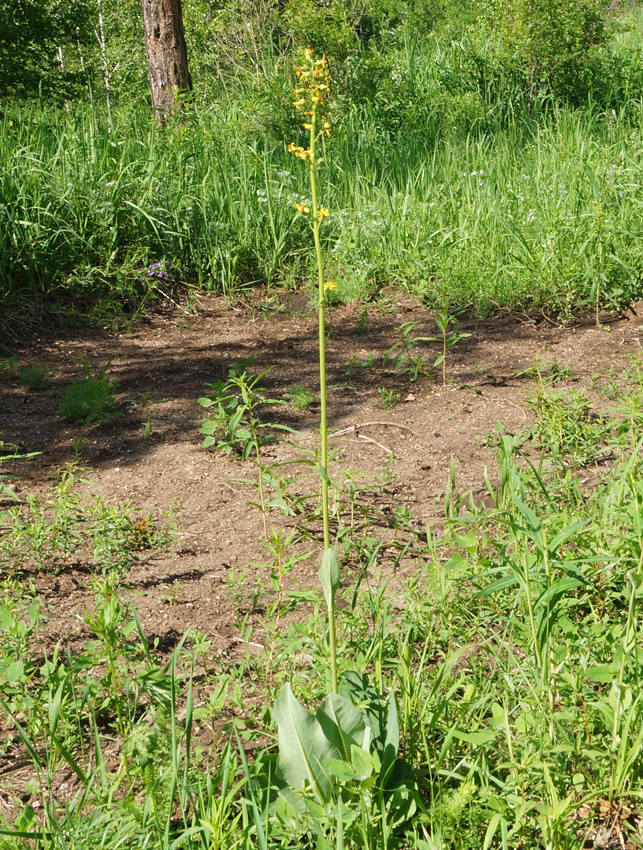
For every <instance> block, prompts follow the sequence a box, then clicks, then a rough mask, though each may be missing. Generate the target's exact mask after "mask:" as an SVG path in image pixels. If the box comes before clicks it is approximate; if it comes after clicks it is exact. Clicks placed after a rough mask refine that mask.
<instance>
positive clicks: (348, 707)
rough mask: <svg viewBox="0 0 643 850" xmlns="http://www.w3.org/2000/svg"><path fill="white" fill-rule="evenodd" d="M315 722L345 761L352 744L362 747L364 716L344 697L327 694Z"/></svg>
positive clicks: (347, 758) (347, 759)
mask: <svg viewBox="0 0 643 850" xmlns="http://www.w3.org/2000/svg"><path fill="white" fill-rule="evenodd" d="M317 722H318V723H319V725H320V726H321V728H322V730H323V732H324V735H325V736H326V738H327V740H328V741H330V742H331V744H332V745H333V746H334V747H336V749H337V750H338V751H339V752H340V753H341V755H342V758H344V759H345V760H346V761H349V760H350V753H351V747H352V746H353V745H355V746H358V747H364V737H365V736H364V732H365V730H366V726H365V724H364V718H363V716H362V713H361V712H360V710H359V709H358V708H356V707H355V706H354V705H353V703H352V702H351V701H350V700H348V699H346V697H343V696H340V694H329V695H328V696H327V697H326V699H325V700H324V701H323V702H322V703H321V705H320V706H319V708H318V709H317Z"/></svg>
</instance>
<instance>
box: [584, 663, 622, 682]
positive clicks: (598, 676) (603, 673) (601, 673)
mask: <svg viewBox="0 0 643 850" xmlns="http://www.w3.org/2000/svg"><path fill="white" fill-rule="evenodd" d="M616 672H617V671H616V669H615V667H614V665H613V664H597V665H596V666H595V667H590V669H589V670H588V671H587V678H588V679H591V680H592V682H611V681H612V679H613V678H614V676H615V675H616Z"/></svg>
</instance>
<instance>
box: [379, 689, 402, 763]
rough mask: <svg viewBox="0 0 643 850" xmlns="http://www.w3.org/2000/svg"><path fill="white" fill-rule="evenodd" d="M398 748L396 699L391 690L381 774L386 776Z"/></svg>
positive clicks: (398, 730) (398, 731) (398, 727)
mask: <svg viewBox="0 0 643 850" xmlns="http://www.w3.org/2000/svg"><path fill="white" fill-rule="evenodd" d="M399 749H400V726H399V723H398V719H397V700H396V699H395V694H394V693H393V691H391V693H390V695H389V698H388V713H387V715H386V733H385V738H384V747H383V750H382V775H383V776H386V775H387V774H388V772H389V769H390V768H391V767H392V766H393V764H394V763H395V759H396V758H397V754H398V751H399Z"/></svg>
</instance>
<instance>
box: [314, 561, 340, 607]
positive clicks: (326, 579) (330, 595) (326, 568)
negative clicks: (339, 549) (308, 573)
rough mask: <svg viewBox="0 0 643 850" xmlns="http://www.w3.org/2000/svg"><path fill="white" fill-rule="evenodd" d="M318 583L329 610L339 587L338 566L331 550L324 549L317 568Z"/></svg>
mask: <svg viewBox="0 0 643 850" xmlns="http://www.w3.org/2000/svg"><path fill="white" fill-rule="evenodd" d="M318 576H319V581H320V583H321V586H322V588H323V591H324V597H325V599H326V605H327V606H328V607H329V608H331V607H332V605H333V603H334V601H335V593H336V592H337V588H338V587H339V564H338V563H337V558H336V557H335V551H334V550H333V549H326V551H325V552H324V557H323V558H322V563H321V567H320V568H319V573H318Z"/></svg>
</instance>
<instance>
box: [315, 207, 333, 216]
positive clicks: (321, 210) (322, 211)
mask: <svg viewBox="0 0 643 850" xmlns="http://www.w3.org/2000/svg"><path fill="white" fill-rule="evenodd" d="M317 213H318V215H319V217H320V219H321V218H328V216H329V215H330V210H329V209H328V207H320V208H319V209H318V210H317Z"/></svg>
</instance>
